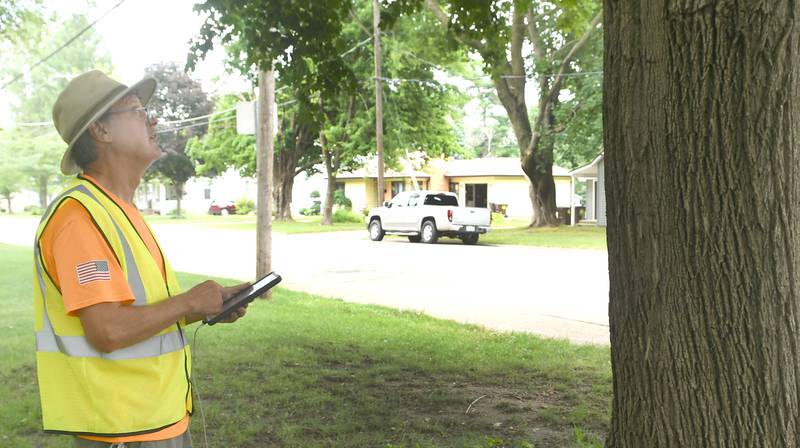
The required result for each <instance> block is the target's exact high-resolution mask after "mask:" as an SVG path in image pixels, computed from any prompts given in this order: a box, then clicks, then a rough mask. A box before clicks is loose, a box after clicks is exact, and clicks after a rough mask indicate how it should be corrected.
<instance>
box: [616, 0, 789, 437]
mask: <svg viewBox="0 0 800 448" xmlns="http://www.w3.org/2000/svg"><path fill="white" fill-rule="evenodd" d="M799 16H800V3H797V2H794V1H788V0H775V1H770V2H765V1H757V0H728V1H723V0H718V1H699V0H672V1H668V0H651V1H647V2H633V1H616V0H605V2H604V30H605V54H604V58H605V61H604V74H605V75H604V106H603V109H604V110H603V112H604V146H605V151H606V152H605V155H606V158H605V167H606V173H607V178H606V191H607V196H608V210H607V216H608V251H609V253H608V255H609V263H608V265H609V278H610V296H609V301H610V303H609V321H610V326H611V358H612V370H613V376H614V379H613V386H614V399H613V405H612V420H611V430H610V434H609V438H608V440H607V446H609V447H793V446H798V445H799V444H800V438H798V433H799V432H800V408H799V406H798V405H799V402H800V391H798V381H800V346H799V345H798V325H800V302H799V301H798V299H800V295H799V294H798V284H797V276H798V274H799V273H800V266H798V262H800V239H799V237H800V235H798V223H800V221H798V218H799V217H798V210H800V188H799V186H798V173H800V157H799V156H800V154H798V137H800V129H799V128H798V126H800V76H798V75H800V60H799V58H798V52H799V51H800V45H798V44H800V42H798V25H797V22H795V21H794V18H795V17H799Z"/></svg>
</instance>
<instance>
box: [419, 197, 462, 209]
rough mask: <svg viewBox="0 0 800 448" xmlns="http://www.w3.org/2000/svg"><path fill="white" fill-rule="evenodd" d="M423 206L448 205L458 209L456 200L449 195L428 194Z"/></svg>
mask: <svg viewBox="0 0 800 448" xmlns="http://www.w3.org/2000/svg"><path fill="white" fill-rule="evenodd" d="M425 205H450V206H453V207H458V199H456V197H455V196H451V195H449V194H429V195H427V196H425Z"/></svg>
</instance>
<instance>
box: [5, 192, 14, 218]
mask: <svg viewBox="0 0 800 448" xmlns="http://www.w3.org/2000/svg"><path fill="white" fill-rule="evenodd" d="M5 200H6V203H7V204H8V214H9V215H13V214H14V211H13V210H11V195H10V194H8V195H5Z"/></svg>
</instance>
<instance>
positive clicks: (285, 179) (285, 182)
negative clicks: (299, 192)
mask: <svg viewBox="0 0 800 448" xmlns="http://www.w3.org/2000/svg"><path fill="white" fill-rule="evenodd" d="M274 182H275V185H274V187H273V188H274V190H273V191H272V196H273V202H274V203H275V220H276V221H293V219H292V189H293V188H294V176H292V175H289V176H287V175H281V178H280V179H278V178H277V176H276V178H275V181H274Z"/></svg>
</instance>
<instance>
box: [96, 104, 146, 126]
mask: <svg viewBox="0 0 800 448" xmlns="http://www.w3.org/2000/svg"><path fill="white" fill-rule="evenodd" d="M128 112H136V113H137V114H138V115H140V116H144V119H145V123H147V124H148V125H149V124H150V123H152V122H153V120H154V119H155V118H156V113H155V111H153V110H150V109H148V108H146V107H134V108H133V109H125V110H118V111H114V112H111V111H108V112H106V113H105V115H116V114H124V113H128Z"/></svg>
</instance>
